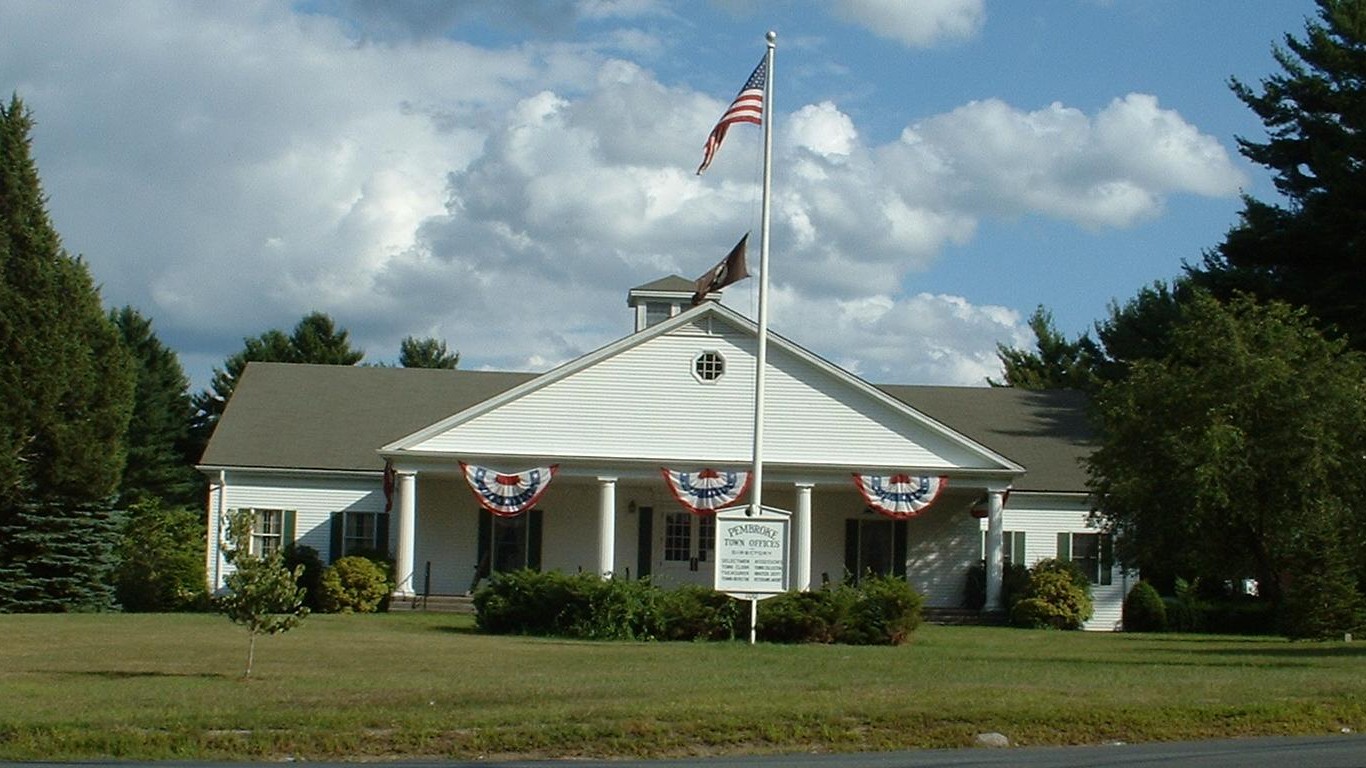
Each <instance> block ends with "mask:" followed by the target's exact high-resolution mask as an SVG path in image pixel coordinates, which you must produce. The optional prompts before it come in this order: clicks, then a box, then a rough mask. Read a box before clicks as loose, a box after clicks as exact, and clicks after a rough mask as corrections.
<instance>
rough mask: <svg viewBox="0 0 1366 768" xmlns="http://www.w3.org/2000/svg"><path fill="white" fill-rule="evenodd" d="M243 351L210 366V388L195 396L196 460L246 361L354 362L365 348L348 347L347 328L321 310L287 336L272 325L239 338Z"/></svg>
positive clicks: (193, 432)
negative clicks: (214, 365) (250, 336)
mask: <svg viewBox="0 0 1366 768" xmlns="http://www.w3.org/2000/svg"><path fill="white" fill-rule="evenodd" d="M242 341H243V343H244V347H243V349H242V351H240V352H237V353H235V354H233V355H232V356H230V357H229V358H228V359H227V360H226V361H224V363H223V367H222V368H214V369H213V379H212V380H211V381H210V382H209V388H208V389H206V390H202V391H200V392H199V394H197V395H195V396H194V399H193V405H194V415H193V417H192V421H191V424H190V434H191V443H192V446H193V447H192V451H191V453H192V456H193V458H194V460H195V461H198V459H199V456H200V454H202V453H203V451H204V446H206V445H208V442H209V438H210V437H211V436H212V435H213V429H214V427H215V426H217V425H218V418H219V417H220V416H222V415H223V409H224V408H226V407H227V405H228V399H229V398H231V397H232V392H233V389H235V388H236V387H237V380H238V379H239V378H241V376H242V372H243V371H244V370H246V368H247V363H251V362H262V363H317V364H320V365H355V364H356V363H359V362H360V361H361V358H363V357H365V352H363V351H361V350H357V349H352V348H351V341H350V339H349V334H348V333H347V331H346V329H344V328H338V327H337V326H336V323H334V322H333V320H332V318H331V317H328V316H327V315H326V314H323V313H322V312H310V313H309V314H307V315H304V317H303V319H301V320H300V321H299V323H298V324H297V325H295V326H294V332H293V334H291V335H289V336H286V335H285V334H284V332H283V331H280V330H279V329H271V330H269V331H266V332H265V333H262V334H261V335H260V336H257V337H256V338H246V339H243V340H242Z"/></svg>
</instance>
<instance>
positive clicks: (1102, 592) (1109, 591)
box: [978, 494, 1129, 630]
mask: <svg viewBox="0 0 1366 768" xmlns="http://www.w3.org/2000/svg"><path fill="white" fill-rule="evenodd" d="M1089 511H1090V508H1089V506H1088V504H1087V503H1086V500H1085V499H1084V498H1082V497H1077V496H1050V495H1043V494H1040V495H1028V496H1026V495H1024V494H1015V495H1013V496H1012V497H1011V498H1010V500H1009V502H1008V503H1007V504H1006V508H1005V511H1004V512H1003V514H1002V522H1003V523H1004V529H1005V530H1007V531H1023V532H1024V534H1025V560H1026V564H1027V565H1030V566H1032V565H1033V564H1034V563H1037V562H1038V561H1040V560H1044V559H1047V558H1052V557H1057V556H1058V534H1059V533H1064V532H1066V533H1095V532H1096V529H1095V527H1093V526H1092V525H1091V524H1090V523H1089V521H1088V520H1087V516H1088V513H1089ZM985 530H986V521H985V520H982V521H980V522H979V523H978V531H979V532H980V531H985ZM979 536H980V533H979ZM980 549H981V544H980V539H979V544H978V550H979V552H980ZM1110 581H1111V583H1110V584H1106V585H1100V584H1094V585H1092V586H1091V602H1092V605H1093V607H1094V609H1095V612H1094V613H1093V614H1092V616H1091V619H1090V621H1087V622H1086V625H1085V629H1089V630H1114V629H1118V628H1119V626H1120V619H1121V615H1122V612H1123V607H1124V595H1125V593H1126V592H1127V591H1128V584H1129V579H1128V575H1127V574H1126V573H1125V572H1124V569H1122V568H1120V567H1119V566H1118V565H1115V566H1114V567H1112V568H1111V579H1110Z"/></svg>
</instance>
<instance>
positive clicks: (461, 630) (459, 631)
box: [430, 624, 492, 637]
mask: <svg viewBox="0 0 1366 768" xmlns="http://www.w3.org/2000/svg"><path fill="white" fill-rule="evenodd" d="M430 629H431V631H433V632H441V633H444V634H448V635H483V634H487V633H484V632H480V631H479V628H478V627H476V626H474V625H473V624H470V625H467V626H458V625H454V624H441V625H439V626H435V627H431V628H430ZM490 637H492V635H490Z"/></svg>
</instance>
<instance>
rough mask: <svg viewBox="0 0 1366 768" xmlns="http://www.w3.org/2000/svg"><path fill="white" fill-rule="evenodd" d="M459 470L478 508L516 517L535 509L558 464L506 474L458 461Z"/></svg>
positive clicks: (557, 469)
mask: <svg viewBox="0 0 1366 768" xmlns="http://www.w3.org/2000/svg"><path fill="white" fill-rule="evenodd" d="M460 469H461V470H463V471H464V473H465V480H466V482H468V483H469V484H470V490H471V491H474V498H475V499H476V500H477V501H478V502H479V506H481V507H483V508H484V509H487V510H488V511H490V512H492V513H493V514H495V515H498V516H499V517H516V516H517V515H520V514H522V513H523V512H525V511H527V510H528V509H531V508H532V507H533V506H535V504H536V502H537V501H539V500H540V498H541V494H543V493H545V489H546V487H548V486H549V485H550V480H551V478H553V477H555V473H556V472H557V471H559V469H560V465H559V464H552V465H550V466H548V467H534V468H532V469H528V470H524V471H522V472H517V473H507V472H498V471H497V470H493V469H489V468H488V467H480V466H476V465H474V464H466V463H465V462H463V461H462V462H460Z"/></svg>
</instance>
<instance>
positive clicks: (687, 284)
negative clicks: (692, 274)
mask: <svg viewBox="0 0 1366 768" xmlns="http://www.w3.org/2000/svg"><path fill="white" fill-rule="evenodd" d="M631 290H633V291H664V292H668V291H672V292H676V293H692V292H693V291H695V290H697V283H696V281H694V280H689V279H688V278H686V277H680V276H678V275H669V276H668V277H661V278H659V279H658V280H653V281H651V282H648V283H646V284H645V285H637V286H636V287H635V288H632V289H631Z"/></svg>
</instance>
